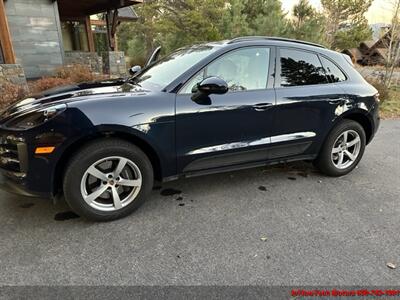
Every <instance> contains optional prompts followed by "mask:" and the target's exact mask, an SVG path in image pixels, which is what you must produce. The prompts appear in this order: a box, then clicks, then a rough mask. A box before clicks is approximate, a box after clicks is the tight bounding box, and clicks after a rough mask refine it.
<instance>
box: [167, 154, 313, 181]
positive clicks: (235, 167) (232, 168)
mask: <svg viewBox="0 0 400 300" xmlns="http://www.w3.org/2000/svg"><path fill="white" fill-rule="evenodd" d="M316 158H317V155H316V154H314V155H301V156H296V157H288V158H280V159H276V160H269V161H260V162H252V163H245V164H238V165H233V166H225V167H219V168H211V169H205V170H200V171H192V172H185V173H182V174H179V175H177V176H171V177H166V178H163V180H162V182H169V181H174V180H177V179H180V178H190V177H197V176H203V175H210V174H217V173H225V172H231V171H238V170H244V169H252V168H257V167H264V166H271V165H276V164H282V163H288V162H294V161H301V160H314V159H316Z"/></svg>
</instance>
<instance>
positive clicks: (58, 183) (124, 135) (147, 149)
mask: <svg viewBox="0 0 400 300" xmlns="http://www.w3.org/2000/svg"><path fill="white" fill-rule="evenodd" d="M103 138H118V139H121V140H124V141H127V142H129V143H132V144H134V145H135V146H137V147H139V148H140V149H141V150H142V151H143V152H144V153H145V154H146V155H147V157H148V158H149V160H150V162H151V164H152V167H153V170H154V179H156V180H162V178H163V173H162V172H163V168H162V164H161V159H160V155H159V153H158V152H157V151H156V149H155V147H154V146H153V145H151V144H150V143H149V142H148V141H146V140H145V139H144V138H143V137H140V136H139V134H135V133H132V132H131V131H127V130H121V129H115V128H113V129H111V128H102V129H101V130H98V131H96V132H93V133H90V134H88V135H85V136H82V137H80V138H78V139H76V140H75V141H74V142H72V143H71V144H69V145H68V146H67V147H66V148H65V149H63V152H62V154H61V156H60V157H59V159H58V160H57V163H56V167H55V171H54V175H53V194H54V195H56V194H57V193H59V192H60V191H61V190H62V180H63V174H64V172H65V169H66V167H67V165H68V162H69V160H70V159H71V157H73V155H74V154H75V153H77V151H79V149H81V148H82V147H84V146H85V145H87V144H88V143H90V142H93V141H95V140H98V139H103Z"/></svg>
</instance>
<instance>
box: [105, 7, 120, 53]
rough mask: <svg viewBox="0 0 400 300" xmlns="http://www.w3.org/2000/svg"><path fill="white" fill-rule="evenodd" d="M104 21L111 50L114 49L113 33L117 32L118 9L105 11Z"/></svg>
mask: <svg viewBox="0 0 400 300" xmlns="http://www.w3.org/2000/svg"><path fill="white" fill-rule="evenodd" d="M106 23H107V37H108V44H109V48H110V50H111V51H115V33H116V32H117V26H118V9H114V11H111V10H109V11H107V14H106Z"/></svg>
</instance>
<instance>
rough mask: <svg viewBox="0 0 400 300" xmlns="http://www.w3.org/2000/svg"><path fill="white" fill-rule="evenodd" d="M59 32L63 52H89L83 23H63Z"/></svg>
mask: <svg viewBox="0 0 400 300" xmlns="http://www.w3.org/2000/svg"><path fill="white" fill-rule="evenodd" d="M61 31H62V38H63V45H64V50H65V51H89V43H88V36H87V33H86V29H85V23H84V22H81V21H63V22H61Z"/></svg>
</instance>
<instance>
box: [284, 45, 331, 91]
mask: <svg viewBox="0 0 400 300" xmlns="http://www.w3.org/2000/svg"><path fill="white" fill-rule="evenodd" d="M280 66H281V72H280V78H281V86H283V87H292V86H304V85H315V84H326V83H328V79H327V77H326V74H325V71H324V68H323V67H322V64H321V61H320V60H319V58H318V55H317V54H314V53H311V52H306V51H301V50H295V49H286V48H281V49H280Z"/></svg>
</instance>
